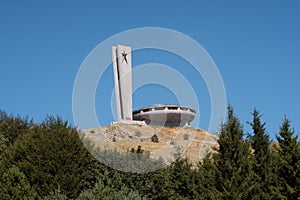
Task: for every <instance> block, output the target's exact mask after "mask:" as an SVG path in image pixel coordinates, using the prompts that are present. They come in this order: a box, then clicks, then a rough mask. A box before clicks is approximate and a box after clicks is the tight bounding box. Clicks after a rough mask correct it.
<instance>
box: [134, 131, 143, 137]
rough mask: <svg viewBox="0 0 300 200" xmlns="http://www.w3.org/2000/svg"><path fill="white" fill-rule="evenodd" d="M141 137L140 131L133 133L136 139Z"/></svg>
mask: <svg viewBox="0 0 300 200" xmlns="http://www.w3.org/2000/svg"><path fill="white" fill-rule="evenodd" d="M141 135H142V133H141V132H140V131H135V132H134V136H136V137H140V136H141Z"/></svg>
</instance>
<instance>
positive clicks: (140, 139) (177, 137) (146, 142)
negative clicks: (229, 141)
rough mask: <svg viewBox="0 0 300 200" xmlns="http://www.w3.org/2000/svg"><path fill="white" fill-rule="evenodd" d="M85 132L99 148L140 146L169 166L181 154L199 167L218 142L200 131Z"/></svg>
mask: <svg viewBox="0 0 300 200" xmlns="http://www.w3.org/2000/svg"><path fill="white" fill-rule="evenodd" d="M81 132H82V133H84V134H85V138H88V139H90V140H91V141H93V143H94V144H95V146H96V147H102V148H103V147H105V148H117V149H119V150H124V151H130V150H131V149H132V148H134V149H137V147H138V146H139V145H140V146H141V147H142V149H143V150H144V151H147V152H150V155H151V157H152V158H158V157H162V158H163V159H164V160H165V161H166V162H171V161H173V160H174V159H175V157H176V156H175V155H179V154H181V157H188V159H189V160H190V161H191V162H192V163H196V162H198V161H199V160H201V159H202V158H203V157H204V156H205V155H207V153H209V152H210V151H212V149H213V147H214V146H215V145H216V143H217V139H218V137H217V136H216V135H213V134H210V133H208V132H206V131H204V130H201V129H199V128H191V127H187V128H183V127H161V126H149V125H133V124H121V123H118V124H114V125H111V126H105V127H99V128H92V129H86V130H82V131H81ZM154 134H156V135H157V137H158V139H159V142H158V143H156V142H153V141H152V140H151V137H152V136H153V135H154Z"/></svg>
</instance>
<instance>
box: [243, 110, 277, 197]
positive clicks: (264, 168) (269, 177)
mask: <svg viewBox="0 0 300 200" xmlns="http://www.w3.org/2000/svg"><path fill="white" fill-rule="evenodd" d="M251 114H252V117H253V119H252V122H248V124H250V126H251V127H252V130H253V133H252V135H249V141H250V144H251V147H252V149H253V150H254V152H253V154H254V158H255V163H254V168H253V170H254V172H255V173H256V175H257V180H256V182H257V183H258V184H257V187H256V188H255V193H256V194H257V195H258V196H259V198H260V199H279V198H280V195H279V190H278V185H277V184H278V180H277V174H276V173H274V171H275V170H276V168H277V166H276V165H277V163H276V162H275V161H276V159H274V155H272V154H271V151H270V140H269V135H268V134H267V133H266V128H265V125H266V123H265V122H261V115H260V113H259V111H258V110H257V109H256V108H254V111H253V112H252V113H251Z"/></svg>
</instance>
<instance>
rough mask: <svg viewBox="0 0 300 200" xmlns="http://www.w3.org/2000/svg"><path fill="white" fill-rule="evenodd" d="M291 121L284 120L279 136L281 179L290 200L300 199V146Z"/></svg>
mask: <svg viewBox="0 0 300 200" xmlns="http://www.w3.org/2000/svg"><path fill="white" fill-rule="evenodd" d="M290 123H291V122H290V120H289V119H287V118H286V117H285V118H284V119H283V122H282V125H281V127H280V132H279V135H277V136H276V138H277V140H278V143H279V149H278V153H279V157H280V158H279V159H280V163H279V177H280V178H281V179H282V185H283V188H282V190H281V192H282V194H283V195H284V196H286V197H287V198H288V199H298V198H300V145H299V142H298V141H297V139H298V137H297V136H294V134H295V131H294V129H292V128H291V125H290Z"/></svg>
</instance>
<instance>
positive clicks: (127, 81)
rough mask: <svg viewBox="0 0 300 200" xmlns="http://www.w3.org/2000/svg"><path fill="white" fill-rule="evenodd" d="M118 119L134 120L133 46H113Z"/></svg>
mask: <svg viewBox="0 0 300 200" xmlns="http://www.w3.org/2000/svg"><path fill="white" fill-rule="evenodd" d="M112 57H113V66H114V79H115V92H116V104H117V115H118V121H122V120H130V121H131V120H132V78H131V69H132V66H131V47H128V46H123V45H117V46H113V47H112Z"/></svg>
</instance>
